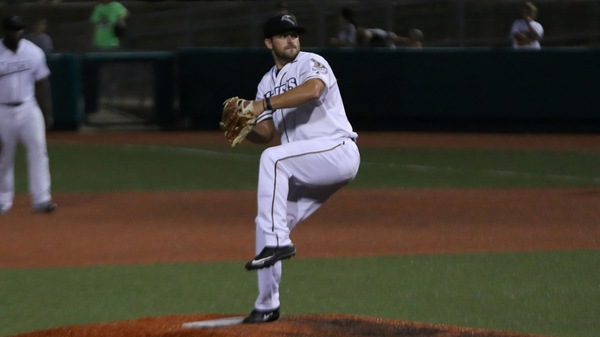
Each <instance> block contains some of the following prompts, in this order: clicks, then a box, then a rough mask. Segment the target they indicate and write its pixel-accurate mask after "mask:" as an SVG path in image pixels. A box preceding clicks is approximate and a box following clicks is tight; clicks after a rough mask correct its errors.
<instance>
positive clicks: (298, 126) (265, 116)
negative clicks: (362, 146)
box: [220, 15, 360, 323]
mask: <svg viewBox="0 0 600 337" xmlns="http://www.w3.org/2000/svg"><path fill="white" fill-rule="evenodd" d="M263 32H264V43H265V46H266V47H267V48H268V49H269V50H270V52H271V54H272V57H273V60H274V62H275V65H274V67H273V68H271V69H270V70H269V71H268V72H267V73H266V74H265V75H264V76H263V78H262V80H261V81H260V83H259V84H258V90H257V94H256V97H255V99H254V100H253V101H250V100H244V99H241V98H238V97H232V98H230V99H228V100H227V101H225V103H224V109H223V114H222V121H221V124H220V125H221V129H222V130H223V131H225V137H226V138H227V140H229V141H230V142H231V145H232V146H235V145H236V144H238V143H240V142H242V141H243V140H244V139H247V140H249V141H251V142H254V143H259V144H267V143H270V142H271V141H272V140H273V139H274V138H275V137H276V136H279V137H280V145H276V146H272V147H269V148H267V149H265V150H264V152H263V153H262V155H261V157H260V167H259V176H258V192H257V203H258V214H257V216H256V219H255V223H256V256H255V257H254V258H253V259H252V260H250V261H249V262H248V263H247V264H246V269H248V270H258V297H257V299H256V301H255V303H254V309H253V310H252V312H251V313H250V314H249V315H248V316H247V317H246V318H245V319H244V323H264V322H271V321H275V320H277V319H278V318H279V310H280V301H279V283H280V280H281V275H282V263H281V260H284V259H288V258H291V257H292V256H294V255H295V254H296V248H295V246H294V244H293V242H292V240H291V237H290V233H291V231H292V230H293V229H294V228H295V227H296V225H297V224H298V223H300V222H301V221H302V220H305V219H306V218H308V217H309V216H310V215H311V214H313V213H314V212H315V211H316V210H317V209H318V208H319V207H321V205H323V203H324V202H325V201H326V200H327V199H328V198H329V197H331V196H332V195H333V194H334V193H335V192H336V191H337V190H338V189H340V188H341V187H342V186H344V185H346V184H348V183H349V182H350V181H352V180H353V179H354V177H355V176H356V174H357V172H358V168H359V165H360V154H359V150H358V147H357V145H356V138H357V134H356V132H354V131H353V129H352V126H351V125H350V123H349V121H348V118H347V117H346V112H345V110H344V104H343V102H342V97H341V95H340V91H339V88H338V85H337V80H336V77H335V75H334V73H333V70H332V69H331V67H330V65H329V63H328V62H327V61H326V60H325V59H324V58H323V57H322V56H320V55H318V54H314V53H309V52H302V51H300V39H299V34H302V33H304V32H305V29H304V28H302V27H300V26H298V24H297V22H296V19H295V17H294V16H292V15H278V16H275V17H272V18H270V19H268V20H267V21H266V23H265V24H264V26H263Z"/></svg>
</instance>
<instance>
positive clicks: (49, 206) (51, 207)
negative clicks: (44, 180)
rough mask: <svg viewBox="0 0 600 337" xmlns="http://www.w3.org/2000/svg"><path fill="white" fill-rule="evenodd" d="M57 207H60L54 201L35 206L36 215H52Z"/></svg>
mask: <svg viewBox="0 0 600 337" xmlns="http://www.w3.org/2000/svg"><path fill="white" fill-rule="evenodd" d="M57 207H58V205H57V204H56V203H55V202H54V201H52V200H50V201H46V202H43V203H41V204H37V205H35V206H33V211H34V212H36V213H52V212H54V211H55V210H56V208H57Z"/></svg>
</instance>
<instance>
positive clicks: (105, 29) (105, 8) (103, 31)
mask: <svg viewBox="0 0 600 337" xmlns="http://www.w3.org/2000/svg"><path fill="white" fill-rule="evenodd" d="M128 15H129V11H128V10H127V8H125V6H123V5H122V4H121V3H119V2H117V1H112V0H100V3H98V4H97V5H96V6H95V7H94V10H93V11H92V15H91V17H90V21H91V23H92V24H93V25H94V37H93V45H94V47H96V48H99V49H111V48H118V47H119V37H118V36H117V35H116V34H115V29H114V27H115V25H116V24H124V23H125V18H127V16H128Z"/></svg>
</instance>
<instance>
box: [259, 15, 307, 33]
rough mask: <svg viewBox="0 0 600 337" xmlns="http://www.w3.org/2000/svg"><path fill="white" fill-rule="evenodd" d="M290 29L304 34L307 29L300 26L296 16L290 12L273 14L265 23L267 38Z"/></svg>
mask: <svg viewBox="0 0 600 337" xmlns="http://www.w3.org/2000/svg"><path fill="white" fill-rule="evenodd" d="M290 31H292V32H296V33H298V34H302V33H304V32H305V31H306V29H304V28H303V27H300V26H298V21H297V20H296V17H295V16H293V15H289V14H284V15H277V16H273V17H271V18H269V19H268V20H267V22H265V24H264V25H263V33H264V35H265V38H269V37H272V36H274V35H278V34H281V33H285V32H290Z"/></svg>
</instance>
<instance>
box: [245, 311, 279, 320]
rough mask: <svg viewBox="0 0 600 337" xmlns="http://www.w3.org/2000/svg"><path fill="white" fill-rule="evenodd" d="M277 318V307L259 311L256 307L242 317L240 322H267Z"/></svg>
mask: <svg viewBox="0 0 600 337" xmlns="http://www.w3.org/2000/svg"><path fill="white" fill-rule="evenodd" d="M278 319H279V308H277V309H275V310H272V311H260V310H257V309H254V310H252V312H251V313H250V314H249V315H248V316H246V317H244V320H243V321H242V323H268V322H273V321H276V320H278Z"/></svg>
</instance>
